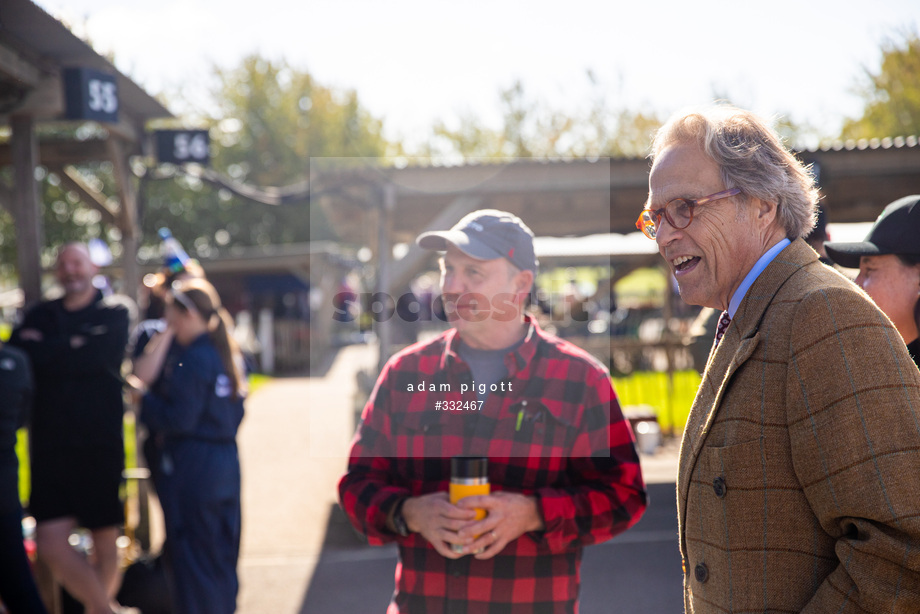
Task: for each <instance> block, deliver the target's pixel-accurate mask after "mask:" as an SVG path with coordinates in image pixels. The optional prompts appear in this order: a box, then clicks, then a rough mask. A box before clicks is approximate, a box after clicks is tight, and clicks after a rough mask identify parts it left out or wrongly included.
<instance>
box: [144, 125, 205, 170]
mask: <svg viewBox="0 0 920 614" xmlns="http://www.w3.org/2000/svg"><path fill="white" fill-rule="evenodd" d="M154 136H155V139H156V146H157V161H159V162H160V163H163V162H169V163H171V164H186V163H188V162H196V163H198V164H208V163H209V162H210V159H211V157H210V145H211V140H210V137H209V136H208V131H207V130H157V131H156V132H155V133H154Z"/></svg>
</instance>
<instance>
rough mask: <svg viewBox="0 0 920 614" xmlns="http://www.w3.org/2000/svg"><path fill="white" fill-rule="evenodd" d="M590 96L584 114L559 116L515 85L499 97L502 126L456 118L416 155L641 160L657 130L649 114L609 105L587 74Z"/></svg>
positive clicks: (438, 125) (439, 127)
mask: <svg viewBox="0 0 920 614" xmlns="http://www.w3.org/2000/svg"><path fill="white" fill-rule="evenodd" d="M587 76H588V79H589V81H590V82H591V85H592V88H593V93H592V95H591V97H590V98H589V101H588V102H589V105H588V107H587V108H586V109H583V110H576V111H563V110H560V109H556V108H553V107H551V106H549V105H547V104H546V103H544V102H541V101H539V100H535V99H534V98H532V97H531V96H530V95H529V94H528V93H527V92H526V91H525V88H524V86H523V84H522V83H521V82H520V81H516V82H514V83H513V84H512V85H511V86H510V87H508V88H506V89H503V90H501V91H500V92H499V107H500V110H501V115H502V125H501V126H500V127H498V128H494V127H490V126H487V125H486V124H485V123H484V122H482V120H481V119H479V118H478V117H476V116H475V115H471V114H467V115H464V116H462V117H461V118H460V122H459V125H458V127H456V128H449V127H448V126H447V125H446V124H445V123H444V122H443V121H441V122H438V123H436V124H435V126H434V128H433V130H432V138H431V140H430V141H429V142H428V143H427V144H426V145H425V146H424V147H423V148H422V151H421V152H420V153H422V154H424V155H430V156H460V157H463V158H476V157H537V158H552V157H568V156H618V157H623V156H630V157H634V156H644V155H645V154H646V153H648V148H649V145H650V144H651V138H652V135H653V134H654V133H655V130H656V129H657V128H658V127H659V126H661V120H660V119H659V118H658V116H657V115H655V114H653V113H644V112H641V111H632V110H630V109H627V108H622V107H616V106H614V105H612V104H610V103H609V102H608V100H607V98H606V95H605V88H604V87H603V86H602V85H601V84H600V83H599V82H598V81H597V80H596V79H595V77H594V75H593V74H592V73H590V72H588V73H587Z"/></svg>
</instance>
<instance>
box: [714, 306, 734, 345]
mask: <svg viewBox="0 0 920 614" xmlns="http://www.w3.org/2000/svg"><path fill="white" fill-rule="evenodd" d="M731 322H732V317H731V316H730V315H728V311H723V312H722V317H721V318H719V327H718V328H716V345H719V341H721V340H722V336H723V335H724V334H725V330H726V329H727V328H728V325H729V324H731Z"/></svg>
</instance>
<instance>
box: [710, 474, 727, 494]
mask: <svg viewBox="0 0 920 614" xmlns="http://www.w3.org/2000/svg"><path fill="white" fill-rule="evenodd" d="M712 490H713V491H714V492H715V493H716V496H717V497H718V498H720V499H723V498H724V497H725V492H726V491H727V490H728V487H726V486H725V478H723V477H721V476H720V477H717V478H716V479H714V480H713V481H712Z"/></svg>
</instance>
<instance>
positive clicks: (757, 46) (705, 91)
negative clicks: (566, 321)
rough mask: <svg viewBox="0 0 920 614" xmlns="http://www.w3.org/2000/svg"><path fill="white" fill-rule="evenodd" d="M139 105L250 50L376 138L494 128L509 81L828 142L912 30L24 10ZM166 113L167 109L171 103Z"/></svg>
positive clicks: (872, 22)
mask: <svg viewBox="0 0 920 614" xmlns="http://www.w3.org/2000/svg"><path fill="white" fill-rule="evenodd" d="M35 1H36V2H37V4H39V5H40V6H42V7H43V8H44V9H45V10H47V11H48V12H50V13H51V14H53V15H55V16H58V17H61V18H64V19H65V20H66V21H67V22H68V23H70V24H72V25H73V26H74V27H75V29H76V30H77V31H78V33H80V32H83V33H85V34H86V35H88V36H89V37H90V38H91V39H92V41H93V42H94V44H95V46H96V48H97V49H98V50H100V51H103V52H107V51H112V52H114V54H115V62H116V65H117V66H118V67H119V69H120V70H122V71H123V72H124V73H126V74H127V75H129V76H131V77H132V78H134V79H135V80H136V81H138V82H139V83H141V84H142V85H143V86H145V87H146V88H147V90H148V91H149V92H151V93H153V94H156V93H159V92H162V91H166V92H171V91H176V90H179V89H181V90H182V91H183V92H184V93H185V94H186V95H190V96H191V97H192V99H198V100H203V99H204V98H203V93H204V91H205V90H204V89H203V88H204V86H205V84H207V83H208V81H209V78H210V74H211V67H212V66H213V65H215V64H216V65H219V66H221V67H233V66H235V65H236V64H237V63H238V62H239V60H240V59H241V58H242V57H243V56H245V55H247V54H249V53H253V52H258V53H261V54H263V55H265V56H268V57H271V58H285V59H287V60H288V61H289V62H290V63H291V64H292V65H294V66H295V67H297V68H300V69H306V70H309V71H310V73H311V74H312V75H313V76H314V77H316V78H317V79H319V80H320V82H321V83H323V84H324V85H329V86H335V87H341V88H354V89H355V90H357V92H358V96H359V100H361V101H362V103H363V104H364V105H365V106H366V107H367V108H368V109H370V111H371V112H372V113H373V114H374V115H376V116H377V117H381V118H383V120H384V122H385V123H384V126H385V130H386V134H387V136H389V137H390V138H404V139H408V140H409V141H414V140H416V139H420V138H421V137H422V136H423V135H425V134H427V132H428V129H429V127H430V126H431V125H432V123H433V122H434V121H435V120H437V119H443V120H445V121H446V122H448V124H449V125H450V124H451V122H453V121H455V120H456V117H457V115H458V114H465V113H473V114H476V115H478V116H480V117H482V118H484V119H486V120H487V121H489V122H491V123H493V124H495V123H497V119H498V109H499V102H498V93H499V90H500V89H502V88H506V87H508V86H510V85H511V84H512V83H513V82H514V80H515V79H520V80H521V81H522V82H523V83H524V86H525V91H527V92H529V93H530V94H531V95H532V96H539V97H540V98H541V99H543V100H545V101H546V102H547V103H549V104H551V105H553V106H554V107H557V108H563V109H578V108H582V107H583V106H584V105H586V104H587V98H588V92H589V90H590V86H589V82H588V79H587V77H586V71H587V70H591V71H593V73H594V74H595V75H596V77H597V79H598V80H599V81H600V83H601V84H603V86H604V88H605V92H606V96H607V99H608V101H609V102H610V103H611V104H615V105H626V106H627V107H629V108H631V109H645V108H648V109H653V110H655V111H658V112H659V113H662V114H667V113H670V112H673V111H675V110H678V109H680V108H682V107H685V106H688V105H697V104H704V103H706V102H708V101H710V100H711V99H712V98H713V96H714V94H718V95H720V96H728V97H729V98H730V99H731V100H732V101H733V102H735V103H736V104H738V105H740V106H744V107H748V108H751V109H753V110H755V111H757V112H760V113H762V114H766V115H774V114H784V115H789V116H791V117H792V119H793V120H795V121H800V122H801V121H807V122H810V123H812V124H813V125H816V126H817V127H818V128H819V129H820V130H821V131H822V132H824V133H826V134H831V135H835V134H836V133H837V132H838V131H839V128H840V125H841V122H842V120H843V118H844V117H846V116H854V115H857V114H858V113H859V111H860V109H861V105H860V101H859V98H858V97H856V96H855V95H854V94H853V89H854V86H855V84H856V83H857V81H858V79H859V77H860V75H861V74H862V68H863V67H872V68H873V69H874V68H875V67H877V66H878V64H879V59H880V51H879V47H880V44H881V42H882V41H884V40H885V39H886V38H890V37H897V36H898V34H899V33H901V32H904V31H907V30H911V31H914V32H916V31H917V30H918V23H920V11H918V10H917V5H916V0H875V1H874V2H872V3H868V2H857V1H855V0H814V1H802V0H774V1H772V2H769V3H767V2H758V3H754V2H743V1H738V0H735V1H727V0H695V1H694V2H678V1H676V0H664V1H660V2H652V1H648V2H644V1H642V0H638V1H633V2H618V1H615V0H597V1H595V0H590V1H589V0H574V1H572V2H567V3H562V2H559V1H558V0H557V1H553V2H547V1H543V0H529V1H527V2H510V1H507V0H467V1H466V2H457V1H454V2H446V1H444V0H303V1H299V2H298V1H295V0H258V1H257V2H252V1H251V0H159V1H157V2H150V1H149V0H35ZM170 108H171V110H173V111H174V112H181V111H182V108H181V107H180V106H179V105H177V104H170Z"/></svg>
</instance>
